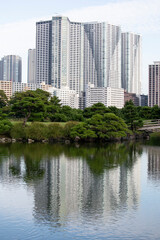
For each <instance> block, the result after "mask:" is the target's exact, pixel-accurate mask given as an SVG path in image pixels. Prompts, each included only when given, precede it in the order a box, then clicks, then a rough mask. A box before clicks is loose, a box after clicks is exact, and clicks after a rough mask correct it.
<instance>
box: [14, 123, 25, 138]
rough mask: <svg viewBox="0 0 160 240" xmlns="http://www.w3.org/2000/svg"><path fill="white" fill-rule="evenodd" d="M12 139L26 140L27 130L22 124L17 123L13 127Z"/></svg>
mask: <svg viewBox="0 0 160 240" xmlns="http://www.w3.org/2000/svg"><path fill="white" fill-rule="evenodd" d="M11 137H12V138H15V139H18V138H22V139H25V138H26V133H25V128H24V127H23V124H22V123H15V124H14V125H13V126H12V129H11Z"/></svg>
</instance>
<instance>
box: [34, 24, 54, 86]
mask: <svg viewBox="0 0 160 240" xmlns="http://www.w3.org/2000/svg"><path fill="white" fill-rule="evenodd" d="M51 57H52V21H41V22H37V23H36V82H37V84H40V83H42V82H45V83H46V84H51Z"/></svg>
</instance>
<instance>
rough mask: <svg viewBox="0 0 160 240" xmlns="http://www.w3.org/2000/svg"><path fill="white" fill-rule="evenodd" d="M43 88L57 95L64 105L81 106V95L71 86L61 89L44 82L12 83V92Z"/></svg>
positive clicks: (52, 94)
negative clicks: (71, 88)
mask: <svg viewBox="0 0 160 240" xmlns="http://www.w3.org/2000/svg"><path fill="white" fill-rule="evenodd" d="M38 88H39V89H42V90H44V91H47V92H49V93H50V94H51V96H56V97H58V98H59V100H61V104H62V106H64V105H67V106H69V107H71V108H77V109H78V108H79V95H78V94H77V93H76V91H74V90H70V89H69V87H64V88H61V89H58V88H55V87H53V86H51V85H47V84H45V83H44V82H42V83H40V84H34V83H12V94H14V93H15V92H23V91H27V90H33V91H35V90H36V89H38Z"/></svg>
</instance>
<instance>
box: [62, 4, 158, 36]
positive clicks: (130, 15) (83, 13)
mask: <svg viewBox="0 0 160 240" xmlns="http://www.w3.org/2000/svg"><path fill="white" fill-rule="evenodd" d="M159 9H160V1H159V0H152V1H150V0H130V1H127V0H124V1H123V2H112V3H108V4H106V5H104V6H95V7H87V8H83V9H77V10H73V11H69V12H66V15H67V16H69V17H70V18H71V20H75V21H103V22H104V21H106V22H109V23H111V24H115V25H121V26H122V28H123V30H124V31H136V32H140V33H148V32H149V33H150V32H153V31H157V30H160V24H159V23H160V11H159Z"/></svg>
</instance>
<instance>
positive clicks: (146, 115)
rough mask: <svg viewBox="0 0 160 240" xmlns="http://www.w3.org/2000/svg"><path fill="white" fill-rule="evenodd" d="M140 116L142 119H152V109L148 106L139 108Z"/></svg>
mask: <svg viewBox="0 0 160 240" xmlns="http://www.w3.org/2000/svg"><path fill="white" fill-rule="evenodd" d="M137 110H138V114H139V117H140V118H143V119H151V118H152V108H151V107H148V106H144V107H138V108H137Z"/></svg>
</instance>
